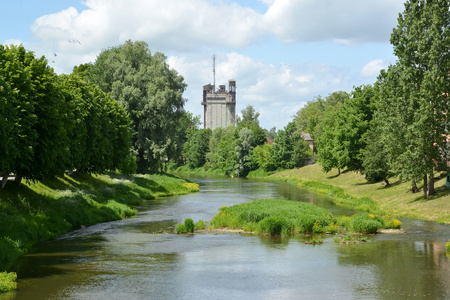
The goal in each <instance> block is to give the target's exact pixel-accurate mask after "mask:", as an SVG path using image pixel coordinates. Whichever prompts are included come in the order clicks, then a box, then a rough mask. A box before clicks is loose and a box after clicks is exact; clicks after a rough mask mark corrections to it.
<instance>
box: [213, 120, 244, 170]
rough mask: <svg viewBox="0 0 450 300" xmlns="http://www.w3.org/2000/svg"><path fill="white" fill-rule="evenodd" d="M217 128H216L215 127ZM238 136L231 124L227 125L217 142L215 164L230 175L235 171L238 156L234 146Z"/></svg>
mask: <svg viewBox="0 0 450 300" xmlns="http://www.w3.org/2000/svg"><path fill="white" fill-rule="evenodd" d="M216 130H217V129H216ZM238 141H239V136H238V134H237V132H236V129H235V128H234V127H233V126H229V127H227V128H226V129H225V130H224V131H223V132H222V136H221V138H220V141H219V142H218V144H217V148H216V151H217V152H216V155H215V164H216V165H217V166H218V167H219V168H220V169H221V170H222V171H223V172H224V173H225V174H226V175H232V174H234V172H235V169H236V164H237V163H238V159H239V158H238V156H237V151H236V146H237V144H238Z"/></svg>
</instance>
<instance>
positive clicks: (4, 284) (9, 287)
mask: <svg viewBox="0 0 450 300" xmlns="http://www.w3.org/2000/svg"><path fill="white" fill-rule="evenodd" d="M16 279H17V274H16V273H15V272H11V273H7V272H2V273H0V293H2V292H3V293H4V292H9V291H13V290H15V289H17V283H16Z"/></svg>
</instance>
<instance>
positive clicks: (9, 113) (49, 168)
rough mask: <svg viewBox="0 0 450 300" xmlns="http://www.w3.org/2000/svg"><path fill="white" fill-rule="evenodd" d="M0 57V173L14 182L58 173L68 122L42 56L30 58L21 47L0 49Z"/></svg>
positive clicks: (63, 162) (63, 157) (65, 159)
mask: <svg viewBox="0 0 450 300" xmlns="http://www.w3.org/2000/svg"><path fill="white" fill-rule="evenodd" d="M0 56H1V60H0V61H1V62H2V63H1V64H0V74H1V76H0V77H2V79H1V81H0V82H1V85H2V89H1V94H0V97H1V98H2V99H1V102H3V104H2V106H1V108H0V109H1V110H3V112H2V115H3V118H5V120H4V121H5V123H2V126H1V127H3V129H2V131H1V133H0V134H1V135H3V136H2V137H1V138H2V143H1V144H3V145H4V146H1V147H5V148H7V149H6V150H5V152H4V153H5V155H4V158H2V159H0V168H1V169H0V171H1V172H2V173H5V174H8V173H9V172H13V173H15V174H16V180H17V182H20V181H21V179H22V177H26V178H28V179H37V180H39V179H45V178H51V177H53V176H55V175H59V174H62V173H63V172H64V171H65V166H66V165H67V162H68V157H69V155H68V149H67V147H66V144H67V142H68V137H67V134H66V130H65V125H66V124H68V123H70V122H71V120H70V119H69V118H68V117H67V113H68V111H67V106H66V105H65V103H64V98H63V97H62V95H61V93H60V90H59V88H58V83H57V82H58V80H57V75H56V74H55V73H54V71H53V69H51V68H50V67H48V65H47V61H46V59H45V57H41V58H36V57H35V56H34V54H33V52H29V51H27V50H26V49H25V48H24V47H23V46H11V47H9V48H8V47H5V46H0ZM3 124H5V125H3ZM4 159H6V160H7V161H4ZM1 161H3V162H1Z"/></svg>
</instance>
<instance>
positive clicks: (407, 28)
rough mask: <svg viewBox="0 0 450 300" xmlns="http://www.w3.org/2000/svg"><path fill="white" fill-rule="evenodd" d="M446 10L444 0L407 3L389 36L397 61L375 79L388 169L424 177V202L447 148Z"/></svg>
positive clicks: (449, 44)
mask: <svg viewBox="0 0 450 300" xmlns="http://www.w3.org/2000/svg"><path fill="white" fill-rule="evenodd" d="M449 6H450V3H449V2H448V1H425V0H414V1H407V2H406V3H405V10H404V11H403V13H401V14H400V15H399V17H398V25H397V27H396V28H394V30H393V33H392V35H391V43H392V45H393V46H394V53H395V55H396V56H397V58H398V60H397V62H396V64H395V65H392V66H390V67H389V69H388V70H387V71H386V72H382V73H381V74H380V76H379V84H380V91H381V94H382V96H381V97H380V99H381V100H380V101H381V102H380V105H379V113H380V118H381V119H382V120H383V126H382V133H383V135H382V136H383V142H384V143H385V144H386V148H387V152H388V155H389V162H390V165H391V168H392V169H393V170H394V171H395V172H397V173H399V174H401V175H402V177H404V178H407V179H413V180H417V179H420V178H423V180H424V188H423V191H424V197H425V198H426V197H427V196H428V195H432V194H433V193H434V172H435V171H436V168H437V167H438V166H439V162H441V158H442V156H447V155H448V153H449V150H450V149H449V148H448V147H449V145H448V143H447V140H446V138H445V136H444V134H446V133H448V124H449V119H448V117H449V116H448V91H449V90H450V80H449V79H450V78H449V72H448V70H449V68H450V53H449V51H448V49H449V48H450V38H449V34H450V7H449ZM428 180H429V183H430V186H429V188H428V187H427V184H428ZM428 190H429V191H428Z"/></svg>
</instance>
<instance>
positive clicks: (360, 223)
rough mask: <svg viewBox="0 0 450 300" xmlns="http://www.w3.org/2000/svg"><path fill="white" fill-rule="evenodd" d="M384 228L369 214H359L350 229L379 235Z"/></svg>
mask: <svg viewBox="0 0 450 300" xmlns="http://www.w3.org/2000/svg"><path fill="white" fill-rule="evenodd" d="M382 227H383V224H382V222H380V221H379V220H378V219H377V218H376V217H374V216H371V215H369V214H368V213H361V214H357V215H356V216H354V217H353V219H352V221H351V222H350V229H351V230H352V231H354V232H363V233H377V231H378V230H379V229H381V228H382Z"/></svg>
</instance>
